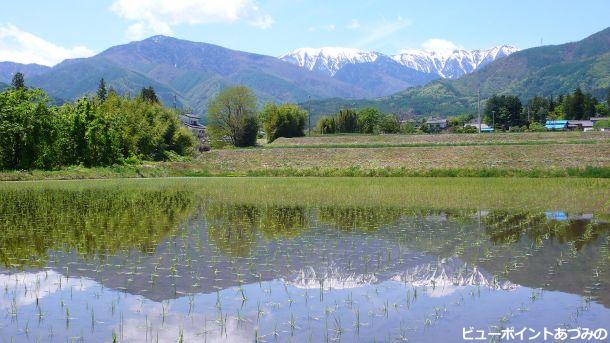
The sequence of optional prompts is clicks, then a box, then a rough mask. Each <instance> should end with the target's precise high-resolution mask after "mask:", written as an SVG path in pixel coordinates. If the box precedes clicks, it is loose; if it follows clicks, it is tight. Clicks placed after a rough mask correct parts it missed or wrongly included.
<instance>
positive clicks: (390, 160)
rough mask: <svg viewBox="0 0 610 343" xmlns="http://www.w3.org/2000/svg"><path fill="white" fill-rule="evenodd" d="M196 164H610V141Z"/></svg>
mask: <svg viewBox="0 0 610 343" xmlns="http://www.w3.org/2000/svg"><path fill="white" fill-rule="evenodd" d="M195 164H197V165H199V166H201V167H203V166H205V168H206V169H207V170H209V171H210V172H212V173H219V172H228V173H232V172H240V171H241V172H243V171H253V170H264V169H278V168H291V169H304V168H305V169H306V168H349V167H357V168H361V169H377V168H387V167H390V168H406V169H408V170H426V169H438V168H472V169H483V168H509V169H524V170H531V169H564V168H574V167H584V166H595V167H610V144H609V143H598V144H547V145H485V146H439V147H395V148H387V147H384V148H374V147H371V148H317V149H311V148H275V149H260V148H259V149H232V150H216V151H211V152H209V153H206V154H204V155H203V156H202V157H201V158H199V159H198V160H197V161H196V163H195Z"/></svg>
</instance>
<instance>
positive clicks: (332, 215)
mask: <svg viewBox="0 0 610 343" xmlns="http://www.w3.org/2000/svg"><path fill="white" fill-rule="evenodd" d="M402 214H403V210H401V209H397V208H390V207H330V206H327V207H322V208H320V209H319V210H318V219H319V220H320V221H321V222H323V223H327V224H330V225H332V226H333V227H334V228H337V229H340V230H344V231H352V230H356V231H365V232H374V231H377V230H378V229H379V228H381V227H383V226H388V225H394V224H396V222H397V221H398V220H399V219H400V217H401V216H402Z"/></svg>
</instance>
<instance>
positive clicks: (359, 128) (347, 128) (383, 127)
mask: <svg viewBox="0 0 610 343" xmlns="http://www.w3.org/2000/svg"><path fill="white" fill-rule="evenodd" d="M317 128H318V131H319V132H320V133H322V134H330V133H356V132H360V133H399V132H401V123H400V120H399V118H398V117H397V116H395V115H393V114H385V113H382V112H380V111H379V110H377V109H375V108H364V109H361V110H359V111H355V110H352V109H342V110H340V111H339V112H338V113H337V114H335V115H332V116H324V117H322V118H320V120H318V124H317Z"/></svg>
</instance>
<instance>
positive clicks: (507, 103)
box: [484, 88, 610, 130]
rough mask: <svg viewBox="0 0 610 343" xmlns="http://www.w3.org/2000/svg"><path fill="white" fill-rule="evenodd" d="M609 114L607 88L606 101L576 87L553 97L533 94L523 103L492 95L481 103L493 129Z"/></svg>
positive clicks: (516, 99)
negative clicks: (483, 103)
mask: <svg viewBox="0 0 610 343" xmlns="http://www.w3.org/2000/svg"><path fill="white" fill-rule="evenodd" d="M609 114H610V89H609V90H608V95H607V98H606V103H603V102H600V101H598V100H597V99H596V98H595V97H593V96H592V95H591V94H588V93H585V92H583V91H582V90H581V89H580V88H577V89H576V90H575V91H574V92H573V93H569V94H566V95H560V96H559V97H557V98H556V99H555V98H553V97H552V96H551V97H542V96H536V97H534V98H532V99H531V100H529V101H528V102H527V103H526V105H525V106H524V105H523V104H522V103H521V100H519V98H518V97H516V96H512V95H500V96H498V95H494V96H492V97H491V98H490V99H488V100H487V103H486V105H485V118H484V120H485V122H486V123H487V124H488V125H490V126H491V125H494V126H495V128H498V129H502V130H508V129H510V128H511V127H522V126H526V125H530V124H535V123H538V124H544V122H545V121H546V120H558V119H566V120H585V119H589V118H591V117H594V116H596V115H600V116H607V115H609Z"/></svg>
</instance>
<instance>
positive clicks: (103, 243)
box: [0, 180, 610, 342]
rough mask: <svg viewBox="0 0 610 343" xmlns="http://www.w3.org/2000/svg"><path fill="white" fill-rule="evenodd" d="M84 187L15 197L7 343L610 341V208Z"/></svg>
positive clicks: (4, 306) (4, 318) (5, 260)
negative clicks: (253, 197)
mask: <svg viewBox="0 0 610 343" xmlns="http://www.w3.org/2000/svg"><path fill="white" fill-rule="evenodd" d="M534 181H535V180H534ZM405 182H407V181H405ZM535 182H537V181H535ZM100 183H103V182H101V181H100ZM204 183H205V182H204ZM74 184H77V183H71V184H70V185H69V186H63V185H62V184H61V183H57V184H56V185H54V186H53V187H46V186H32V185H31V184H23V185H24V186H19V185H17V186H10V187H5V188H4V189H2V188H0V198H1V199H2V202H1V203H0V333H1V334H0V341H1V342H47V341H53V342H73V341H75V342H113V341H117V342H218V341H220V342H255V341H258V342H276V341H277V342H290V341H292V342H356V341H361V342H395V341H411V342H460V341H463V340H464V338H467V337H475V336H476V334H477V333H479V334H480V332H481V331H484V332H485V334H486V336H485V339H484V340H487V341H506V340H502V339H500V337H499V336H494V335H493V333H500V332H503V330H508V329H510V328H514V329H515V332H518V331H521V330H523V329H526V331H525V336H523V338H522V339H521V340H528V341H539V342H542V341H545V339H543V336H542V335H540V336H539V337H538V338H535V339H531V340H530V338H531V337H533V335H534V334H533V333H532V332H531V331H532V330H535V331H538V332H543V330H544V329H545V328H546V329H547V330H549V331H553V333H554V332H555V331H556V330H558V329H559V330H566V332H568V331H567V330H576V329H582V328H589V329H591V330H598V329H605V330H610V223H609V218H610V216H609V215H608V213H607V207H605V206H604V205H602V206H601V207H597V209H595V210H591V211H584V212H583V211H578V207H576V208H575V207H574V206H573V205H568V204H566V208H570V210H569V211H561V210H559V209H557V208H552V209H549V210H544V209H540V208H539V207H536V208H535V209H532V208H528V206H527V203H525V204H524V205H523V206H522V208H518V207H514V206H513V207H511V208H501V207H499V206H498V205H497V204H494V205H493V206H489V207H486V206H481V205H479V206H478V207H475V208H468V206H464V204H461V205H460V206H457V205H456V207H455V208H452V207H450V206H449V207H444V206H445V205H446V204H443V206H441V207H433V206H428V207H421V206H418V204H417V203H413V202H399V201H396V203H394V204H388V203H385V204H383V205H379V204H378V203H376V202H372V203H368V204H367V203H366V202H356V201H353V202H349V201H347V202H344V203H337V204H334V205H333V204H328V203H315V202H305V201H304V202H303V203H299V202H298V201H296V202H295V201H291V202H290V203H289V204H285V205H281V203H282V201H281V199H279V200H280V201H278V202H276V204H273V203H268V202H260V203H257V202H251V201H247V202H240V201H239V199H240V198H242V196H240V194H239V193H240V192H239V191H238V192H237V193H236V196H234V197H232V199H233V200H231V201H228V200H219V199H218V198H213V197H209V196H207V195H205V194H207V193H205V192H203V191H201V192H200V191H199V190H200V189H204V188H205V187H216V186H211V185H205V184H204V185H198V186H194V185H192V184H191V185H189V186H188V187H176V186H175V184H172V185H169V186H168V185H163V184H162V183H161V184H160V185H159V186H158V187H157V186H154V185H152V186H151V185H150V184H148V185H147V186H146V187H140V186H139V185H138V184H137V183H136V181H133V184H130V185H129V186H124V185H120V184H110V185H109V186H107V187H98V186H92V187H89V186H88V185H89V184H94V182H88V183H87V184H85V185H83V184H78V185H77V186H74ZM134 184H135V186H134ZM41 185H42V184H41ZM373 186H374V189H375V191H376V192H378V191H379V187H381V186H380V185H373ZM273 187H274V186H273V182H269V183H268V184H266V185H265V187H262V188H260V194H258V196H260V197H261V198H264V197H265V194H268V192H269V190H270V189H271V188H273ZM381 190H382V191H383V189H381ZM243 191H246V190H245V189H244V190H243ZM248 191H250V192H251V191H252V190H248ZM204 193H205V194H204ZM202 194H204V195H202ZM287 196H288V195H287ZM541 196H542V195H541ZM243 198H247V197H246V195H243ZM278 203H280V204H278ZM449 204H450V203H449ZM456 204H458V203H457V202H456ZM466 205H468V204H466ZM582 208H587V207H582ZM594 208H595V206H594ZM530 329H531V330H530ZM469 330H472V333H470V334H469V333H468V332H469ZM505 332H506V331H505ZM570 332H576V331H570ZM598 332H600V333H601V331H598ZM490 333H491V334H490ZM570 335H572V333H570ZM597 338H599V339H595V337H593V339H591V340H589V341H608V339H607V337H606V338H602V336H598V337H597ZM507 340H508V339H507ZM513 340H514V341H519V340H520V339H519V337H518V336H517V337H516V338H515V339H513ZM555 340H556V339H554V338H553V337H547V338H546V341H555ZM573 341H574V340H573ZM576 341H577V340H576Z"/></svg>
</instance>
